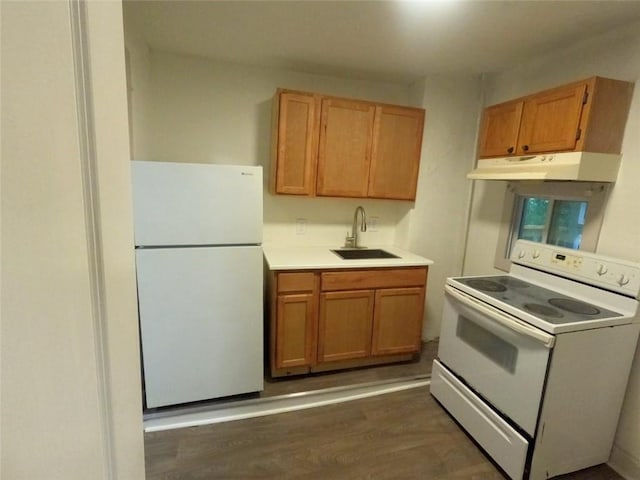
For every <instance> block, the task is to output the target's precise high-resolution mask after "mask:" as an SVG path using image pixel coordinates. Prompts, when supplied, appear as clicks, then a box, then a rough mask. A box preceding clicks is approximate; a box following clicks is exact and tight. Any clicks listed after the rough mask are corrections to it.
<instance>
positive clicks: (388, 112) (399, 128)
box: [368, 105, 424, 200]
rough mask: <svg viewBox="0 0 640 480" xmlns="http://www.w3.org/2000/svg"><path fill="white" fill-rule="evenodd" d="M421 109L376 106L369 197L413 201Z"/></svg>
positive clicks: (420, 139)
mask: <svg viewBox="0 0 640 480" xmlns="http://www.w3.org/2000/svg"><path fill="white" fill-rule="evenodd" d="M423 127H424V110H422V109H417V108H403V107H394V106H387V105H383V106H377V107H376V114H375V122H374V128H373V132H374V133H373V146H372V152H371V170H370V173H369V189H368V196H369V197H375V198H390V199H398V200H415V198H416V186H417V183H418V169H419V167H420V150H421V146H422V131H423Z"/></svg>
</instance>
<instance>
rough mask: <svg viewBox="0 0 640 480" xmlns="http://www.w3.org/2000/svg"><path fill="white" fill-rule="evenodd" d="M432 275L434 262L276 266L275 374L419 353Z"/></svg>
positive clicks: (272, 321) (272, 348) (273, 305)
mask: <svg viewBox="0 0 640 480" xmlns="http://www.w3.org/2000/svg"><path fill="white" fill-rule="evenodd" d="M426 281H427V267H406V268H376V269H357V270H355V269H354V270H313V271H291V272H287V271H285V272H282V271H278V272H272V273H271V278H270V287H269V288H270V300H271V308H270V312H271V314H270V322H269V327H268V331H269V332H270V360H271V375H272V376H274V377H278V376H284V375H295V374H304V373H309V372H314V371H325V370H334V369H340V368H350V367H355V366H363V365H373V364H381V363H390V362H397V361H405V360H409V359H411V358H413V356H414V355H415V354H416V353H418V352H419V351H420V346H421V333H422V321H423V313H424V300H425V288H426Z"/></svg>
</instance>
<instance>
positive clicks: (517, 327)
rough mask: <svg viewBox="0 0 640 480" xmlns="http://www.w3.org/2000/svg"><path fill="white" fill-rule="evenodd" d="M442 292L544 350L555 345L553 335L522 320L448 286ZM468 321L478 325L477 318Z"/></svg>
mask: <svg viewBox="0 0 640 480" xmlns="http://www.w3.org/2000/svg"><path fill="white" fill-rule="evenodd" d="M444 291H445V293H447V294H449V295H451V296H452V297H453V298H455V299H456V300H457V301H459V302H460V303H463V304H464V305H466V306H467V307H469V308H472V309H473V310H476V311H479V312H481V313H483V314H484V315H486V316H487V317H489V318H491V320H493V321H495V322H496V323H499V324H500V325H502V326H503V327H506V328H508V329H510V330H513V331H515V332H517V333H520V334H522V335H526V336H527V337H529V338H533V339H534V340H537V341H538V342H540V343H542V344H543V345H544V346H545V347H546V348H553V345H554V344H555V341H556V338H555V337H554V336H553V335H549V334H547V333H544V332H542V331H541V330H538V329H537V328H535V327H532V326H531V325H529V324H528V323H525V322H523V321H522V320H519V319H518V318H516V317H514V316H512V315H509V314H508V313H504V312H502V311H500V310H498V309H496V308H493V307H491V306H489V305H487V304H485V303H483V302H480V301H478V300H476V299H474V298H473V297H471V296H469V295H467V294H466V293H463V292H460V291H459V290H456V289H455V288H453V287H452V286H450V285H445V286H444ZM470 320H473V321H474V322H476V323H480V322H478V321H477V320H478V319H477V318H475V319H470Z"/></svg>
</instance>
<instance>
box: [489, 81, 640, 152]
mask: <svg viewBox="0 0 640 480" xmlns="http://www.w3.org/2000/svg"><path fill="white" fill-rule="evenodd" d="M632 94H633V83H629V82H623V81H620V80H612V79H608V78H602V77H592V78H588V79H586V80H582V81H579V82H574V83H570V84H568V85H564V86H561V87H557V88H553V89H550V90H545V91H543V92H539V93H535V94H533V95H528V96H526V97H522V98H518V99H515V100H512V101H510V102H505V103H501V104H499V105H494V106H491V107H487V108H486V109H485V111H484V115H483V121H482V127H481V130H480V138H479V145H478V151H479V157H480V158H487V157H504V156H510V155H518V156H522V155H528V154H538V153H548V152H567V151H569V152H570V151H586V152H597V153H620V151H621V148H622V137H623V135H624V127H625V124H626V121H627V116H628V114H629V107H630V105H631V96H632Z"/></svg>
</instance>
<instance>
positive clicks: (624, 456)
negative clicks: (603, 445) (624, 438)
mask: <svg viewBox="0 0 640 480" xmlns="http://www.w3.org/2000/svg"><path fill="white" fill-rule="evenodd" d="M607 465H609V466H610V467H611V468H613V469H614V470H615V471H616V472H617V473H618V475H620V476H621V477H623V478H625V479H626V480H636V479H638V478H640V459H638V458H636V457H634V456H633V455H631V454H630V453H629V452H627V451H625V450H623V449H621V448H620V447H618V446H616V445H614V446H613V449H612V450H611V456H610V457H609V461H608V462H607Z"/></svg>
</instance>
